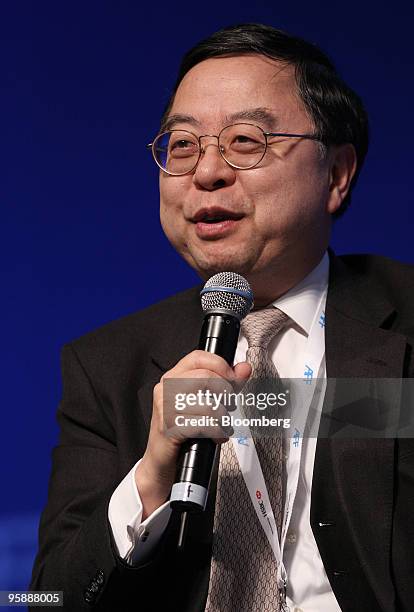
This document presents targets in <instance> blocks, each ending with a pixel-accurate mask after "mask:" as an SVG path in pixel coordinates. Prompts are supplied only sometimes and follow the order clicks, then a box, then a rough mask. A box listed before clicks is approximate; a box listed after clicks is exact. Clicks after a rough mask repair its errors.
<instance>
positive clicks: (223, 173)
mask: <svg viewBox="0 0 414 612" xmlns="http://www.w3.org/2000/svg"><path fill="white" fill-rule="evenodd" d="M206 138H208V139H209V141H207V140H205V139H206ZM203 139H204V140H203V141H202V142H200V146H201V155H200V159H199V162H198V165H197V167H196V169H195V172H194V176H193V180H194V183H195V184H196V185H197V186H198V187H199V188H200V189H207V190H208V191H214V190H216V189H221V188H223V187H228V186H229V185H232V184H233V183H234V181H235V180H236V170H235V168H232V167H231V166H229V164H228V163H227V162H226V161H225V160H224V159H223V158H222V156H221V155H220V151H219V145H218V138H217V136H203Z"/></svg>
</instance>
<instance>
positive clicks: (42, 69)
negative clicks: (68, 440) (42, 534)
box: [0, 0, 414, 589]
mask: <svg viewBox="0 0 414 612" xmlns="http://www.w3.org/2000/svg"><path fill="white" fill-rule="evenodd" d="M384 6H387V7H388V10H387V11H385V9H382V8H381V5H380V3H369V2H368V3H363V2H361V1H356V0H348V2H346V3H342V4H341V5H340V4H337V5H336V7H335V6H334V5H333V4H332V3H326V4H325V3H322V2H320V3H319V2H315V1H313V2H300V1H297V2H295V3H290V4H288V3H285V2H283V3H282V2H280V3H277V2H264V1H256V2H255V3H254V4H253V3H252V2H240V1H234V0H230V1H226V2H223V1H222V0H220V1H219V0H210V1H209V2H208V3H195V2H194V1H191V2H187V1H183V2H175V3H170V2H168V3H166V4H162V3H161V4H160V3H159V2H157V3H156V2H154V3H147V4H146V5H144V6H143V5H139V3H138V2H133V1H127V0H113V1H108V0H107V1H104V0H102V1H96V0H88V1H86V0H82V1H79V0H72V1H70V2H69V1H67V2H63V1H56V0H54V1H53V2H52V1H49V0H38V1H37V2H34V3H33V7H31V5H30V3H29V2H20V0H16V1H15V2H2V3H1V13H2V15H1V18H0V21H1V25H0V57H1V58H2V59H3V62H2V64H3V71H2V75H1V86H2V92H3V94H2V96H1V101H0V110H1V113H0V123H1V124H0V128H1V141H2V144H3V147H2V151H1V159H0V172H1V181H0V194H1V206H2V224H1V234H2V235H1V241H0V242H1V246H0V248H1V253H0V255H1V257H0V261H1V266H2V270H1V280H2V286H3V292H2V293H3V297H2V311H3V312H2V345H3V352H4V359H3V367H2V370H3V375H4V378H3V382H2V394H1V397H2V419H3V426H2V438H1V445H0V453H1V455H0V469H1V508H0V589H6V588H25V587H26V585H27V581H28V579H29V574H30V569H31V564H32V560H33V555H34V552H35V546H36V529H37V523H38V518H39V514H40V511H41V509H42V507H43V505H44V503H45V501H46V494H47V481H48V475H49V470H50V453H51V448H52V446H53V445H54V444H55V441H56V437H57V428H56V423H55V412H56V407H57V404H58V401H59V397H60V390H61V386H60V385H61V383H60V371H59V351H60V348H61V346H62V345H63V344H64V343H65V342H67V341H69V340H71V339H73V338H75V337H77V336H80V335H81V334H83V333H85V332H86V331H88V330H90V329H93V328H95V327H97V326H99V325H101V324H104V323H105V322H107V321H110V320H112V319H114V318H117V317H120V316H122V315H125V314H127V313H129V312H132V311H134V310H137V309H139V308H142V307H143V306H145V305H147V304H150V303H152V302H155V301H157V300H158V299H161V298H162V297H164V296H167V295H169V294H172V293H174V292H176V291H177V290H180V289H182V288H185V287H187V286H190V285H192V284H194V283H195V282H196V281H197V280H198V279H197V277H196V276H195V274H194V273H193V272H192V271H191V270H189V269H188V268H187V266H186V265H185V264H184V263H183V262H181V260H180V259H179V257H178V256H177V255H176V254H175V253H174V252H173V251H172V249H171V247H170V246H169V245H168V243H167V241H166V239H165V238H164V237H163V236H162V233H161V228H160V225H159V220H158V187H157V170H156V167H155V164H154V163H153V162H152V159H151V157H150V154H149V153H148V152H147V151H146V149H145V144H146V143H147V142H149V141H150V140H151V139H152V137H153V136H154V135H155V134H156V133H157V130H158V121H159V118H160V115H161V112H162V110H163V108H164V106H165V104H166V102H167V99H168V97H169V92H170V88H171V86H172V84H173V82H174V80H175V75H176V71H177V68H178V61H179V58H180V57H181V55H182V53H183V52H184V51H186V50H187V49H188V48H189V47H190V46H192V45H193V44H194V43H196V42H197V41H198V40H199V39H200V38H202V37H204V36H207V35H209V34H210V33H212V32H213V31H215V30H217V29H219V28H220V27H223V26H225V25H229V24H234V23H238V22H244V21H258V22H264V23H268V24H271V25H274V26H276V27H280V28H282V29H286V30H288V31H290V32H292V33H295V34H298V35H301V36H303V37H305V38H307V39H308V40H310V41H313V42H316V43H317V44H319V45H320V46H321V47H322V48H323V49H324V50H325V51H327V52H328V54H329V55H330V56H331V57H332V59H333V60H334V61H335V62H336V63H337V65H338V67H339V70H340V72H341V74H342V76H343V77H344V78H345V80H347V81H348V82H349V83H350V85H351V86H353V87H354V88H355V89H356V91H357V92H359V94H360V95H361V96H362V98H363V100H364V102H365V104H366V107H367V109H368V111H369V114H370V118H371V130H372V143H371V150H370V153H369V156H368V159H367V162H366V166H365V168H364V170H363V172H362V175H361V177H360V182H359V185H358V187H357V189H356V190H355V192H354V196H353V202H352V206H351V209H350V210H349V211H348V212H347V214H346V215H345V217H344V218H343V219H341V220H340V221H339V222H338V223H337V225H336V227H335V230H334V237H333V246H334V248H335V249H336V250H337V252H339V253H344V252H373V253H381V254H384V255H388V256H391V257H395V258H397V259H400V260H402V261H411V262H413V260H414V257H413V249H412V233H413V232H412V228H413V212H412V211H413V205H414V202H413V195H412V183H411V181H412V175H413V169H412V161H413V158H412V154H411V150H412V143H413V125H414V122H413V117H412V99H413V85H412V65H413V49H412V42H411V41H412V30H411V24H412V18H411V15H410V14H409V12H410V9H409V5H408V3H406V4H404V3H401V2H398V1H397V2H393V3H392V12H391V8H390V6H391V5H384ZM196 11H197V12H196Z"/></svg>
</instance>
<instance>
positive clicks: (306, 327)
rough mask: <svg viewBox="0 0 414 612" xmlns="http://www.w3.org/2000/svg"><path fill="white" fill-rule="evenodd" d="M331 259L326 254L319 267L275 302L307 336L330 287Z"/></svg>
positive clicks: (274, 304)
mask: <svg viewBox="0 0 414 612" xmlns="http://www.w3.org/2000/svg"><path fill="white" fill-rule="evenodd" d="M328 277H329V257H328V253H327V252H325V254H324V256H323V257H322V259H321V261H320V262H319V263H318V265H317V266H316V267H315V268H314V269H313V270H312V271H311V272H310V273H309V274H308V275H307V276H305V278H304V279H303V280H301V281H300V283H298V284H297V285H295V286H294V287H292V289H289V291H287V293H285V294H284V295H282V296H281V297H280V298H278V299H277V300H275V301H274V302H273V306H275V307H277V308H279V309H280V310H282V312H284V313H285V314H287V315H288V316H289V317H290V318H291V319H292V321H294V322H295V323H296V325H298V326H299V327H300V328H301V329H302V330H303V331H304V332H305V333H306V334H307V335H309V332H310V330H311V327H312V323H313V319H314V317H315V314H316V309H317V307H318V304H319V302H320V299H321V297H322V295H323V292H324V291H326V289H327V287H328Z"/></svg>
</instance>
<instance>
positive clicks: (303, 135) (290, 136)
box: [263, 132, 321, 140]
mask: <svg viewBox="0 0 414 612" xmlns="http://www.w3.org/2000/svg"><path fill="white" fill-rule="evenodd" d="M263 133H264V135H265V136H286V137H287V138H308V139H309V140H321V138H319V136H315V135H314V134H286V133H285V132H263Z"/></svg>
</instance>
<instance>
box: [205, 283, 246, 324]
mask: <svg viewBox="0 0 414 612" xmlns="http://www.w3.org/2000/svg"><path fill="white" fill-rule="evenodd" d="M252 306H253V293H252V290H251V289H250V285H249V283H248V282H247V280H246V279H245V278H244V277H243V276H240V274H236V273H235V272H219V273H218V274H215V275H214V276H212V277H211V278H209V279H208V281H207V282H206V284H205V285H204V289H203V290H202V291H201V307H202V309H203V311H204V313H207V312H216V311H219V312H220V311H222V310H225V311H227V312H229V313H230V314H232V315H234V316H235V317H237V318H238V319H243V318H244V317H245V316H246V315H247V314H248V313H249V312H250V310H251V308H252Z"/></svg>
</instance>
